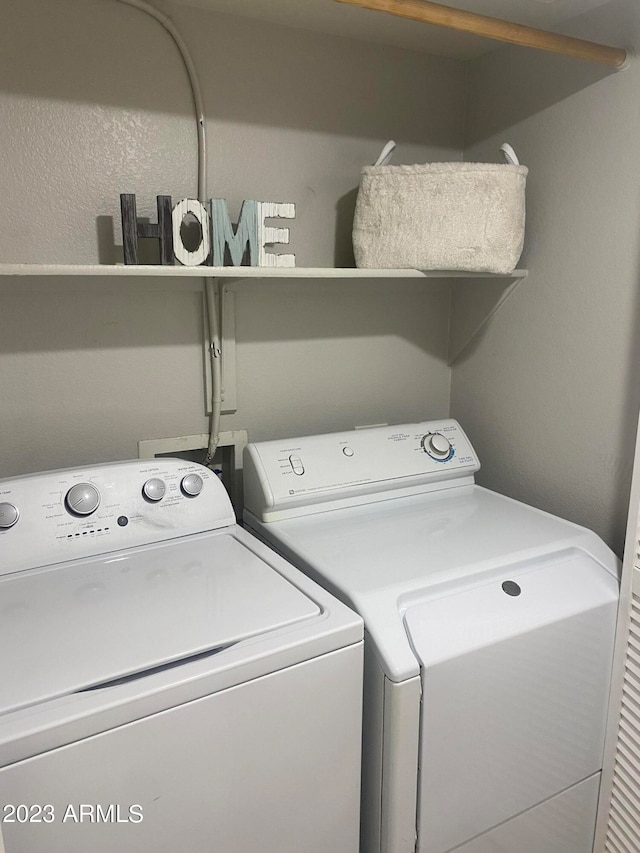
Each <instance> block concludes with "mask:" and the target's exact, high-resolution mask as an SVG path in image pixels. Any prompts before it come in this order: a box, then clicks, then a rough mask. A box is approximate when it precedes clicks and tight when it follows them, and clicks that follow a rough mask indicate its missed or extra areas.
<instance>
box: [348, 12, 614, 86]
mask: <svg viewBox="0 0 640 853" xmlns="http://www.w3.org/2000/svg"><path fill="white" fill-rule="evenodd" d="M337 2H338V3H348V4H349V5H351V6H360V7H361V8H363V9H371V10H374V11H377V12H387V13H388V14H390V15H396V16H397V17H400V18H409V19H410V20H412V21H418V22H420V23H423V24H434V25H435V26H439V27H448V28H449V29H451V30H460V31H461V32H465V33H472V34H473V35H476V36H482V37H483V38H489V39H494V40H496V41H503V42H507V43H509V44H518V45H521V46H523V47H533V48H536V49H538V50H547V51H550V52H551V53H561V54H563V55H565V56H572V57H573V58H574V59H587V60H589V61H591V62H600V63H602V64H604V65H611V66H613V67H614V68H616V69H618V70H622V69H623V68H626V67H627V60H628V56H627V51H626V50H624V49H623V48H618V47H610V46H609V45H606V44H598V43H597V42H592V41H584V40H583V39H578V38H573V37H572V36H563V35H560V34H559V33H551V32H548V31H547V30H540V29H536V28H535V27H528V26H525V25H524V24H515V23H512V22H511V21H504V20H501V19H500V18H490V17H488V16H487V15H478V14H477V13H476V12H467V11H465V10H464V9H454V8H452V7H451V6H443V5H442V4H441V3H433V2H431V0H337Z"/></svg>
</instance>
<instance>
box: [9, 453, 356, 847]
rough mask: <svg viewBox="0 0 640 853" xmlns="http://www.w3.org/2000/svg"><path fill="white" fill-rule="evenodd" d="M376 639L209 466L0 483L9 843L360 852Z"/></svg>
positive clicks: (125, 469)
mask: <svg viewBox="0 0 640 853" xmlns="http://www.w3.org/2000/svg"><path fill="white" fill-rule="evenodd" d="M362 636H363V628H362V620H361V619H360V617H358V616H357V615H355V614H354V613H352V612H351V611H350V610H349V609H348V608H347V607H345V606H344V605H343V604H341V603H340V602H339V601H336V600H335V599H334V598H333V597H332V596H331V595H329V594H328V593H327V592H326V591H325V590H324V589H321V588H320V587H318V586H317V585H316V584H315V583H313V582H312V581H310V580H309V579H308V578H307V577H305V576H304V575H303V574H301V573H300V572H299V571H297V570H296V569H294V568H293V567H291V566H290V565H289V564H287V563H286V562H285V561H284V560H283V559H281V558H280V557H278V556H277V555H276V554H274V553H273V551H271V550H270V549H268V548H266V547H265V546H264V545H263V544H262V543H260V542H258V541H257V540H256V539H255V538H254V537H253V536H251V535H250V534H248V533H246V532H245V531H244V530H242V529H240V528H239V527H238V526H237V525H236V524H235V517H234V514H233V510H232V507H231V503H230V501H229V499H228V497H227V494H226V492H225V491H224V488H223V487H222V485H221V483H220V482H219V480H218V479H217V477H216V476H215V475H214V474H213V473H212V472H211V471H209V470H208V469H206V468H202V467H200V466H198V465H193V464H191V463H187V462H184V461H181V460H172V459H163V460H154V461H153V462H147V461H145V462H129V463H117V464H113V465H101V466H97V467H92V468H84V469H74V470H67V471H54V472H49V473H45V474H36V475H31V476H26V477H19V478H16V479H11V480H0V650H1V653H0V850H2V849H3V843H2V839H3V838H4V849H5V850H6V853H86V851H91V853H113V851H115V850H118V851H121V853H143V851H144V853H150V851H153V852H154V853H176V851H189V853H299V851H301V850H304V851H314V853H327V851H332V853H333V851H340V853H356V851H357V847H358V828H359V818H358V814H359V799H360V744H361V694H362V650H363V642H362Z"/></svg>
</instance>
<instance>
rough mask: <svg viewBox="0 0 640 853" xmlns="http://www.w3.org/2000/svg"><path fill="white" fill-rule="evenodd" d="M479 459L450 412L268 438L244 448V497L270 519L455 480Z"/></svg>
mask: <svg viewBox="0 0 640 853" xmlns="http://www.w3.org/2000/svg"><path fill="white" fill-rule="evenodd" d="M479 467H480V463H479V461H478V458H477V456H476V455H475V453H474V450H473V448H472V446H471V444H470V442H469V439H468V438H467V436H466V435H465V434H464V431H463V430H462V427H461V426H460V424H459V423H457V421H454V420H451V419H448V420H443V421H428V422H425V423H419V424H403V425H400V426H388V427H387V426H385V427H372V428H370V429H362V430H354V431H352V432H342V433H332V434H326V435H315V436H306V437H303V438H294V439H286V440H284V441H263V442H257V443H255V444H250V445H248V447H247V450H246V452H245V462H244V482H245V505H246V507H247V508H248V509H249V510H250V511H251V512H253V513H254V515H257V516H258V517H259V518H261V519H262V520H263V521H268V520H273V518H275V516H276V515H277V514H278V513H279V512H282V511H284V512H287V514H292V512H291V511H292V510H293V509H294V508H296V507H299V508H304V509H305V511H311V510H310V509H309V508H310V507H313V506H314V505H316V504H317V505H320V504H326V503H327V502H334V501H345V500H350V501H352V502H354V503H357V502H358V500H359V498H362V497H363V496H368V497H367V502H370V501H371V500H372V498H371V495H376V494H377V495H379V496H380V499H383V498H385V497H390V495H389V494H388V493H389V492H390V491H393V490H398V489H412V490H419V489H423V488H427V489H429V490H432V489H434V488H443V487H445V486H446V487H450V486H451V485H452V484H451V482H450V481H451V480H454V479H456V480H463V479H466V480H468V479H469V478H473V474H474V473H475V472H476V471H477V470H478V468H479ZM373 499H375V498H373Z"/></svg>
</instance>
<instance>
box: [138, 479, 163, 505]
mask: <svg viewBox="0 0 640 853" xmlns="http://www.w3.org/2000/svg"><path fill="white" fill-rule="evenodd" d="M166 491H167V487H166V485H165V483H164V480H161V479H160V477H152V478H151V479H150V480H147V482H146V483H145V484H144V486H143V487H142V494H143V495H144V497H145V498H146V499H147V500H148V501H153V502H154V503H157V502H158V501H161V500H162V498H163V497H164V496H165V493H166Z"/></svg>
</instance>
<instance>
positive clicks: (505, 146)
mask: <svg viewBox="0 0 640 853" xmlns="http://www.w3.org/2000/svg"><path fill="white" fill-rule="evenodd" d="M500 150H501V151H502V154H503V156H504V159H505V160H506V162H507V164H508V165H509V166H519V165H520V160H518V155H517V154H516V152H515V151H514V150H513V148H512V147H511V146H510V145H509V143H508V142H503V143H502V145H501V146H500Z"/></svg>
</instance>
